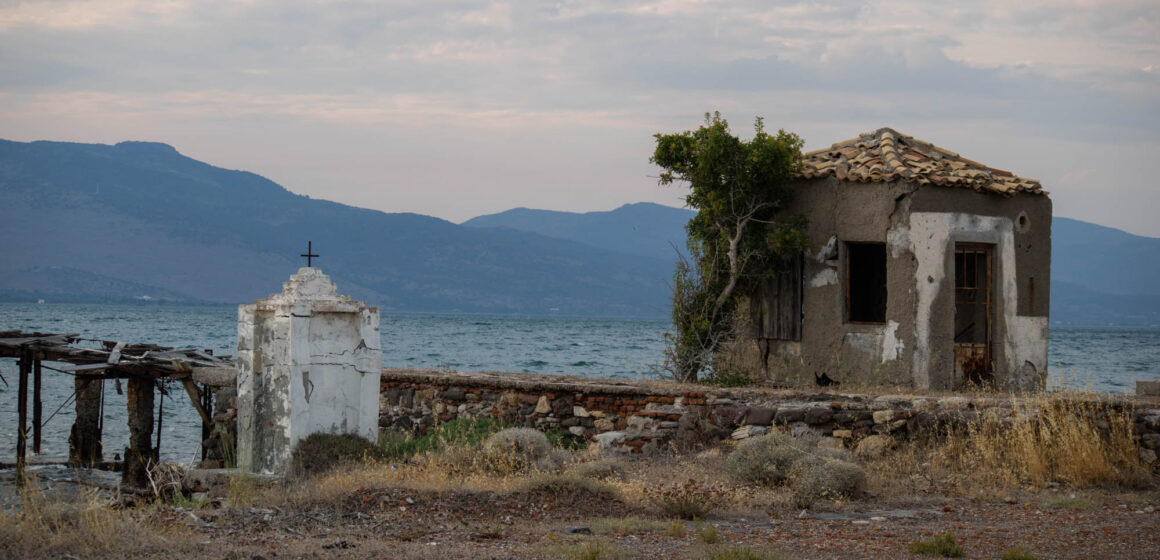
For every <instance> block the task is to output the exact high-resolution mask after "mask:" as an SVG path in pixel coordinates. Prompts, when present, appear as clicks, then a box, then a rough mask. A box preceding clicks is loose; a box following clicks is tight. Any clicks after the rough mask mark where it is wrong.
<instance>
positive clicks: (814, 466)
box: [790, 455, 866, 507]
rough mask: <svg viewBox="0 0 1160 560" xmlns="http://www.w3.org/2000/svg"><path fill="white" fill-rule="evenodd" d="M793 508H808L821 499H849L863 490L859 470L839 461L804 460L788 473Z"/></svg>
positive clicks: (862, 477)
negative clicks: (795, 506)
mask: <svg viewBox="0 0 1160 560" xmlns="http://www.w3.org/2000/svg"><path fill="white" fill-rule="evenodd" d="M790 485H791V486H792V487H793V497H794V504H795V505H797V506H798V507H809V506H811V505H813V503H814V502H816V501H818V500H819V499H821V498H830V499H833V498H850V497H853V496H856V495H857V494H860V493H861V492H862V491H863V490H864V489H865V488H866V472H865V471H863V470H862V467H860V466H858V465H856V464H854V463H851V462H848V461H842V460H838V459H828V458H824V457H820V456H814V455H810V456H806V457H803V458H801V459H799V460H798V461H797V462H796V463H794V466H793V469H792V470H791V471H790Z"/></svg>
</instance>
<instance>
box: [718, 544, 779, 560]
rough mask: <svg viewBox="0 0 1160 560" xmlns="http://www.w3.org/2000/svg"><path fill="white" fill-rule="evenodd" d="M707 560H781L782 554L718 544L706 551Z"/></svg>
mask: <svg viewBox="0 0 1160 560" xmlns="http://www.w3.org/2000/svg"><path fill="white" fill-rule="evenodd" d="M705 558H706V559H707V560H780V559H781V558H784V557H783V556H782V555H781V554H778V553H776V552H773V551H770V550H765V549H760V548H757V549H754V548H750V547H748V546H717V547H713V548H710V549H709V550H707V551H706V552H705Z"/></svg>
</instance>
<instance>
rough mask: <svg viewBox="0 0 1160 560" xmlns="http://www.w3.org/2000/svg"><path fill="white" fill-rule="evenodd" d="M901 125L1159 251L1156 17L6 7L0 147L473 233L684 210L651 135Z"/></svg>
mask: <svg viewBox="0 0 1160 560" xmlns="http://www.w3.org/2000/svg"><path fill="white" fill-rule="evenodd" d="M711 110H720V111H721V112H722V113H723V115H724V116H725V117H726V118H727V119H729V121H730V123H731V124H732V125H733V129H734V130H735V131H736V132H737V133H739V134H741V135H743V136H748V135H750V134H751V133H752V121H753V118H754V116H756V115H760V116H764V117H765V119H766V123H767V126H768V127H769V128H774V129H776V128H785V129H787V130H791V131H794V132H797V133H798V134H800V135H801V136H802V137H803V138H804V139H805V141H806V149H816V148H822V147H826V146H829V145H830V144H832V143H834V142H837V141H841V140H845V139H847V138H850V137H853V136H856V135H857V134H859V133H862V132H866V131H871V130H874V129H877V128H879V127H882V126H890V127H893V128H895V129H897V130H899V131H901V132H902V133H904V134H909V135H913V136H916V137H918V138H921V139H924V140H927V141H930V142H933V143H935V144H937V145H939V146H942V147H944V148H947V149H950V150H953V151H956V152H959V153H961V154H963V155H964V156H966V157H969V158H971V159H974V160H976V161H981V162H983V163H985V164H988V165H990V166H992V167H997V168H1001V169H1007V170H1010V171H1013V172H1015V173H1016V174H1018V175H1022V176H1025V177H1031V178H1036V179H1039V180H1041V181H1042V182H1043V184H1044V186H1045V188H1046V189H1047V190H1049V191H1050V192H1051V197H1052V200H1053V201H1054V204H1055V213H1056V215H1057V216H1068V217H1074V218H1079V219H1083V220H1087V221H1093V222H1096V223H1101V224H1106V225H1113V226H1115V227H1119V228H1122V229H1126V230H1128V231H1131V232H1133V233H1138V234H1144V235H1150V236H1160V219H1158V218H1157V212H1160V188H1158V187H1160V184H1158V181H1157V179H1156V177H1157V174H1158V172H1160V171H1158V170H1157V160H1160V2H1157V1H1156V0H1143V1H1123V2H1087V1H1059V2H1057V1H1039V0H1031V1H1026V0H1019V1H1013V0H1000V1H995V2H990V1H983V2H978V1H973V0H957V1H954V2H945V3H943V2H932V1H930V0H915V1H907V0H890V1H882V2H844V1H836V2H775V1H752V2H751V1H745V0H730V1H722V2H713V1H698V0H662V1H651V2H634V1H631V0H607V1H604V0H600V1H591V2H573V1H563V2H511V3H499V2H468V1H453V2H439V1H434V0H420V1H414V2H411V1H396V2H323V1H305V0H248V1H223V0H168V1H153V2H145V1H140V2H138V1H133V0H97V1H86V0H77V1H32V2H20V1H12V0H0V138H5V139H10V140H21V141H28V140H65V141H77V142H100V143H116V142H119V141H122V140H151V141H158V142H165V143H168V144H171V145H173V146H174V147H176V148H177V149H178V150H179V151H181V152H182V153H184V154H186V155H188V156H190V157H193V158H196V159H199V160H203V161H206V162H208V163H211V164H214V165H218V166H221V167H227V168H233V169H244V170H248V171H253V172H255V173H259V174H261V175H264V176H266V177H269V178H270V179H273V180H274V181H276V182H278V183H280V184H281V185H283V186H285V187H286V188H288V189H290V190H291V191H294V192H297V193H302V194H308V195H310V196H312V197H315V198H326V199H330V200H335V201H339V202H343V203H347V204H353V205H357V206H364V207H369V208H376V209H380V210H384V211H388V212H418V213H422V214H429V215H434V216H439V217H442V218H446V219H449V220H452V221H456V222H459V221H462V220H465V219H467V218H470V217H473V216H476V215H479V214H486V213H492V212H497V211H502V210H506V209H508V208H512V207H517V206H525V207H531V208H547V209H555V210H571V211H590V210H609V209H612V208H614V207H617V206H619V205H621V204H625V203H629V202H639V201H655V202H660V203H662V204H668V205H672V206H680V205H682V202H683V194H684V193H683V191H682V189H681V188H678V187H660V186H657V184H656V178H655V176H656V174H657V170H656V169H655V168H654V167H653V166H651V165H650V164H649V163H648V157H649V155H650V153H651V152H652V148H653V138H652V135H653V134H654V133H657V132H676V131H680V130H685V129H689V128H695V127H696V126H697V125H699V124H700V122H701V120H702V115H703V114H704V113H705V112H706V111H711Z"/></svg>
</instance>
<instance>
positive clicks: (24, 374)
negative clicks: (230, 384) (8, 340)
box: [16, 348, 32, 481]
mask: <svg viewBox="0 0 1160 560" xmlns="http://www.w3.org/2000/svg"><path fill="white" fill-rule="evenodd" d="M31 361H32V352H31V351H29V350H28V349H27V348H24V349H23V350H22V351H21V352H20V388H19V390H18V391H17V397H16V398H18V399H20V400H19V401H18V402H17V405H16V408H17V410H18V412H17V416H18V420H17V422H18V424H19V425H18V426H16V478H17V480H20V481H23V480H24V461H25V460H26V458H25V453H26V452H27V450H28V374H29V370H31V369H32V364H31Z"/></svg>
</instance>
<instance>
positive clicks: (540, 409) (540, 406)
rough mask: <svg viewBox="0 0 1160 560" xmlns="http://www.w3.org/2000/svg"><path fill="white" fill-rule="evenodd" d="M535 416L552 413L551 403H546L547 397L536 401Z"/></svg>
mask: <svg viewBox="0 0 1160 560" xmlns="http://www.w3.org/2000/svg"><path fill="white" fill-rule="evenodd" d="M535 412H536V414H548V413H549V412H552V403H551V402H549V401H548V397H547V396H541V397H540V400H538V401H536V410H535Z"/></svg>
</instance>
